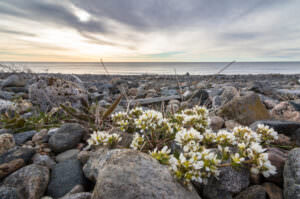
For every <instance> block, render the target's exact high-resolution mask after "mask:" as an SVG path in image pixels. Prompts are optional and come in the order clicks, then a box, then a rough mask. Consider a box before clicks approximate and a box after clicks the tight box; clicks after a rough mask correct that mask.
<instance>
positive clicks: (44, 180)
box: [3, 164, 49, 199]
mask: <svg viewBox="0 0 300 199" xmlns="http://www.w3.org/2000/svg"><path fill="white" fill-rule="evenodd" d="M48 181H49V169H48V168H47V167H43V166H39V165H35V164H31V165H28V166H26V167H23V168H21V169H19V170H17V171H16V172H14V173H12V174H11V175H9V176H8V177H6V178H5V179H4V181H3V185H5V186H9V187H15V188H16V189H17V190H19V193H20V194H22V195H23V196H24V198H29V199H39V198H41V197H42V196H43V195H44V192H45V190H46V189H47V185H48Z"/></svg>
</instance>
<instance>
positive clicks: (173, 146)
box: [89, 106, 278, 185]
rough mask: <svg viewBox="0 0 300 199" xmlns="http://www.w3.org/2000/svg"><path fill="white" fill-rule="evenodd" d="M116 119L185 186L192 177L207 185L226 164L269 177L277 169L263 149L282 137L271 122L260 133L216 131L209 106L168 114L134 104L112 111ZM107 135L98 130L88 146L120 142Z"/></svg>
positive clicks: (138, 145)
mask: <svg viewBox="0 0 300 199" xmlns="http://www.w3.org/2000/svg"><path fill="white" fill-rule="evenodd" d="M112 120H113V122H114V124H115V125H116V126H117V127H119V128H120V129H121V130H122V131H124V132H128V133H134V137H133V141H132V143H131V145H130V147H131V148H133V149H135V150H139V151H142V152H145V153H149V154H150V155H151V156H152V157H153V158H155V159H157V160H158V161H159V162H160V163H161V164H165V165H168V166H169V167H170V170H171V172H172V173H173V175H174V176H175V178H177V179H178V180H179V181H180V182H182V183H183V184H185V185H189V184H190V182H191V181H197V182H199V183H206V182H207V180H208V178H209V177H211V176H215V177H218V175H219V173H220V170H219V169H220V168H221V167H224V166H233V167H245V166H247V167H249V168H250V171H251V172H252V173H255V174H258V173H261V174H262V175H264V176H265V177H269V176H270V175H273V174H275V173H276V167H274V166H273V165H272V164H271V162H270V161H269V159H268V153H266V149H265V148H263V145H266V144H269V143H271V142H273V141H274V140H276V139H277V138H278V136H277V133H276V132H275V131H274V130H273V129H271V128H269V127H268V126H264V125H258V128H257V130H256V131H253V130H251V129H250V128H248V127H242V126H241V127H236V128H234V129H233V131H232V132H228V131H226V130H220V131H219V132H213V131H212V130H211V129H210V119H209V116H208V110H207V109H206V108H205V107H201V106H195V107H194V108H192V109H186V110H183V111H181V112H179V113H176V114H174V115H169V116H167V117H163V114H162V113H160V112H158V111H154V110H143V109H142V108H134V109H132V110H131V111H130V112H128V113H126V112H120V113H116V114H114V115H112ZM109 136H110V135H108V134H106V133H104V132H96V133H94V134H93V135H92V137H91V138H90V140H89V144H91V145H93V144H95V143H96V144H97V143H101V144H103V145H110V143H111V142H112V141H109V140H112V139H113V140H114V141H113V143H116V142H118V141H119V140H120V138H119V137H118V136H117V135H111V136H112V137H109ZM102 137H104V138H102ZM108 142H109V143H108Z"/></svg>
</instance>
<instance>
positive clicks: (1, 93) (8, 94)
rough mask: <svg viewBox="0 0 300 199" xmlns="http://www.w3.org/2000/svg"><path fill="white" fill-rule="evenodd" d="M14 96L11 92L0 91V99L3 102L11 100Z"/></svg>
mask: <svg viewBox="0 0 300 199" xmlns="http://www.w3.org/2000/svg"><path fill="white" fill-rule="evenodd" d="M13 96H14V93H13V92H7V91H0V98H1V99H4V100H12V98H13Z"/></svg>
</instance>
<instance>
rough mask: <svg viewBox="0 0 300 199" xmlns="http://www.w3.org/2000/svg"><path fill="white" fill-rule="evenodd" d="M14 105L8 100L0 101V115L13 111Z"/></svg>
mask: <svg viewBox="0 0 300 199" xmlns="http://www.w3.org/2000/svg"><path fill="white" fill-rule="evenodd" d="M14 109H15V104H14V103H13V102H11V101H8V100H3V99H0V113H4V112H6V111H7V110H14Z"/></svg>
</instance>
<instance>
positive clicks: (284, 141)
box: [274, 133, 293, 146]
mask: <svg viewBox="0 0 300 199" xmlns="http://www.w3.org/2000/svg"><path fill="white" fill-rule="evenodd" d="M274 144H275V145H282V146H292V145H293V142H292V140H291V138H290V137H288V136H286V135H284V134H281V133H280V134H278V139H277V140H275V141H274Z"/></svg>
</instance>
